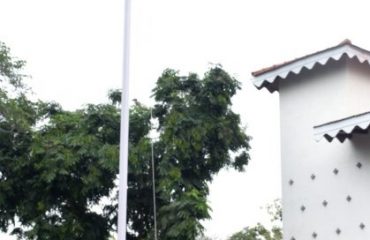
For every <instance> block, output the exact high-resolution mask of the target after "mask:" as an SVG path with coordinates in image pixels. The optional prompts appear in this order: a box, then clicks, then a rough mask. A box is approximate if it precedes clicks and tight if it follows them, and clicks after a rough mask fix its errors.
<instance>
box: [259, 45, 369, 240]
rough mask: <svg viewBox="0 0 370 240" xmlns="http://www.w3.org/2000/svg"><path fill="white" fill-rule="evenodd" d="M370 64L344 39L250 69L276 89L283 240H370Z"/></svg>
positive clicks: (261, 82) (362, 52)
mask: <svg viewBox="0 0 370 240" xmlns="http://www.w3.org/2000/svg"><path fill="white" fill-rule="evenodd" d="M369 61H370V51H368V50H365V49H362V48H360V47H358V46H355V45H353V44H352V43H351V42H350V41H349V40H345V41H343V42H342V43H340V44H339V45H336V46H334V47H331V48H328V49H325V50H322V51H319V52H316V53H313V54H309V55H306V56H303V57H300V58H297V59H294V60H292V61H289V62H284V63H282V64H278V65H274V66H272V67H268V68H264V69H261V70H259V71H256V72H253V73H252V75H253V79H252V81H253V83H254V85H255V86H256V87H257V88H258V89H263V88H265V89H267V90H269V91H270V92H275V91H277V92H279V98H280V126H281V159H282V191H283V193H282V203H283V232H284V239H285V240H305V239H325V240H331V239H345V240H361V239H364V240H365V239H370V207H369V203H370V136H369V134H368V129H369V125H370V63H369Z"/></svg>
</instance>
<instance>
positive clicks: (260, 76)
mask: <svg viewBox="0 0 370 240" xmlns="http://www.w3.org/2000/svg"><path fill="white" fill-rule="evenodd" d="M342 57H348V58H349V59H353V58H357V59H358V61H359V62H360V63H365V62H366V63H367V64H369V65H370V63H369V60H370V52H369V51H367V50H365V49H362V48H360V47H358V46H355V45H353V44H352V43H351V42H350V41H349V40H345V41H343V42H342V43H340V44H339V45H337V46H334V47H331V48H327V49H324V50H322V51H319V52H315V53H312V54H309V55H306V56H303V57H300V58H297V59H294V60H291V61H288V62H284V63H281V64H277V65H273V66H271V67H267V68H263V69H260V70H258V71H254V72H252V76H253V78H252V82H253V84H254V85H255V86H256V87H257V88H258V89H261V88H263V87H265V88H267V89H268V90H269V91H270V92H274V91H278V90H279V81H280V80H284V79H286V78H287V77H288V76H289V75H290V74H296V75H299V74H300V73H301V72H302V70H303V69H307V70H312V69H313V68H314V67H315V66H318V65H321V66H325V65H326V64H327V63H328V61H329V60H333V61H339V60H340V59H341V58H342Z"/></svg>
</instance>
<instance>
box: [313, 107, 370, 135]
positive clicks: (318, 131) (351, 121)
mask: <svg viewBox="0 0 370 240" xmlns="http://www.w3.org/2000/svg"><path fill="white" fill-rule="evenodd" d="M369 127H370V112H365V113H361V114H358V115H354V116H350V117H346V118H343V119H339V120H336V121H332V122H328V123H324V124H321V125H318V126H314V128H313V130H314V138H315V140H316V141H320V140H321V139H322V138H325V139H326V140H328V141H329V142H331V141H332V140H333V139H334V138H337V139H338V140H339V141H340V142H343V141H344V140H345V139H347V138H351V137H352V135H353V134H356V133H367V132H368V130H369Z"/></svg>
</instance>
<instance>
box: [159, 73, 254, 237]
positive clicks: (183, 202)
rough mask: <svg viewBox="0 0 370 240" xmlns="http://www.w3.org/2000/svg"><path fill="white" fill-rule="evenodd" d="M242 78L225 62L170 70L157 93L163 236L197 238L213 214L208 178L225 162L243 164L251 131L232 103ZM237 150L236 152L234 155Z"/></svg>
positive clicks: (160, 213) (226, 163)
mask: <svg viewBox="0 0 370 240" xmlns="http://www.w3.org/2000/svg"><path fill="white" fill-rule="evenodd" d="M239 88H240V85H239V82H238V81H236V80H235V79H234V78H232V77H230V75H229V74H227V73H226V72H225V71H224V70H223V69H222V68H220V67H218V66H216V67H214V68H212V69H210V70H209V71H208V72H207V73H206V74H205V75H204V77H203V79H200V78H199V77H198V76H197V75H196V74H189V76H187V77H180V76H179V75H178V73H177V72H175V71H173V70H166V71H164V73H163V74H162V76H161V77H160V78H159V79H158V81H157V86H156V88H155V89H154V91H153V93H154V94H153V95H154V97H155V100H156V101H157V104H156V105H155V108H154V115H155V117H156V118H157V119H158V121H159V127H158V131H159V132H160V139H159V143H158V146H157V148H156V152H157V153H159V157H158V160H157V166H158V169H157V171H158V179H159V188H158V189H160V190H159V192H158V194H159V197H160V199H161V200H162V201H163V202H162V203H161V205H160V209H159V216H158V217H159V223H160V236H161V239H184V240H185V239H195V238H196V236H197V235H198V234H199V233H200V232H201V231H202V229H203V228H202V226H201V224H200V222H199V221H200V220H203V219H207V218H209V206H208V204H207V200H206V198H207V195H208V192H209V190H208V183H209V182H210V181H212V178H213V175H214V174H216V173H217V172H219V171H220V170H221V169H222V168H224V167H233V168H235V169H238V170H243V169H244V166H245V165H246V164H247V163H248V160H249V155H248V150H249V148H250V147H249V137H248V136H247V135H246V134H245V133H244V129H242V128H241V127H240V117H239V115H238V114H235V113H234V112H233V111H232V109H231V98H232V96H233V95H234V94H235V93H236V91H237V89H239ZM231 153H234V155H235V157H232V154H231Z"/></svg>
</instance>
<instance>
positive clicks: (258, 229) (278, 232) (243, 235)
mask: <svg viewBox="0 0 370 240" xmlns="http://www.w3.org/2000/svg"><path fill="white" fill-rule="evenodd" d="M266 210H267V213H268V214H269V215H270V217H271V223H273V226H272V228H271V229H269V228H267V227H265V226H263V225H262V224H261V223H257V225H256V226H253V227H246V228H244V229H243V230H241V231H239V232H237V233H234V234H233V235H232V236H231V237H230V238H228V240H282V239H283V234H282V229H281V221H282V208H281V203H280V200H279V199H276V200H274V202H273V203H272V204H268V205H267V206H266Z"/></svg>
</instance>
